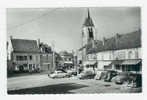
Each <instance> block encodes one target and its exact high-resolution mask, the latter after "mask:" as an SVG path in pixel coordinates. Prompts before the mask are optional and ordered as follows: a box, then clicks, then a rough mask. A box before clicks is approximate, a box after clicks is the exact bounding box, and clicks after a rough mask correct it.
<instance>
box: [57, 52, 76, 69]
mask: <svg viewBox="0 0 147 100" xmlns="http://www.w3.org/2000/svg"><path fill="white" fill-rule="evenodd" d="M59 54H60V57H61V61H62V64H63V65H62V67H63V69H65V70H71V69H74V55H73V54H72V53H68V52H66V51H63V52H60V53H59Z"/></svg>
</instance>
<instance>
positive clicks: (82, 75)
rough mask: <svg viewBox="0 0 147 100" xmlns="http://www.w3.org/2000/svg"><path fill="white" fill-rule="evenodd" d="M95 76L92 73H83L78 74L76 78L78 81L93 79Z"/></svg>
mask: <svg viewBox="0 0 147 100" xmlns="http://www.w3.org/2000/svg"><path fill="white" fill-rule="evenodd" d="M94 76H95V74H94V73H93V72H92V71H84V72H82V73H80V74H79V75H78V76H77V77H78V78H79V79H92V78H94Z"/></svg>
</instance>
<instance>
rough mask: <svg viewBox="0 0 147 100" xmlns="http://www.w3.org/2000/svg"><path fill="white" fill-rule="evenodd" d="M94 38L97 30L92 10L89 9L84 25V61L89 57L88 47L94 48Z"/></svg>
mask: <svg viewBox="0 0 147 100" xmlns="http://www.w3.org/2000/svg"><path fill="white" fill-rule="evenodd" d="M94 40H96V30H95V26H94V23H93V21H92V18H91V17H90V12H89V9H88V13H87V17H86V19H85V21H84V24H83V27H82V47H83V50H82V61H86V60H87V59H88V58H87V50H88V49H87V47H88V48H89V46H90V48H94V44H95V43H94Z"/></svg>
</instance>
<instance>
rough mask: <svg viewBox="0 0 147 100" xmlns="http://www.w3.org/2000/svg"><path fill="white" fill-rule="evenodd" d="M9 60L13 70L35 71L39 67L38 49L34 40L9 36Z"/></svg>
mask: <svg viewBox="0 0 147 100" xmlns="http://www.w3.org/2000/svg"><path fill="white" fill-rule="evenodd" d="M11 43H12V52H11V61H12V63H13V70H14V71H21V72H23V71H29V72H31V71H35V70H36V71H37V70H39V69H40V51H39V48H38V45H37V41H36V40H26V39H13V38H12V37H11Z"/></svg>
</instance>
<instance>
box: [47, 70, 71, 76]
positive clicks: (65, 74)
mask: <svg viewBox="0 0 147 100" xmlns="http://www.w3.org/2000/svg"><path fill="white" fill-rule="evenodd" d="M48 76H49V77H50V78H65V77H70V76H71V75H70V74H68V73H67V72H64V71H62V70H57V71H55V72H54V73H52V74H48Z"/></svg>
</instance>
